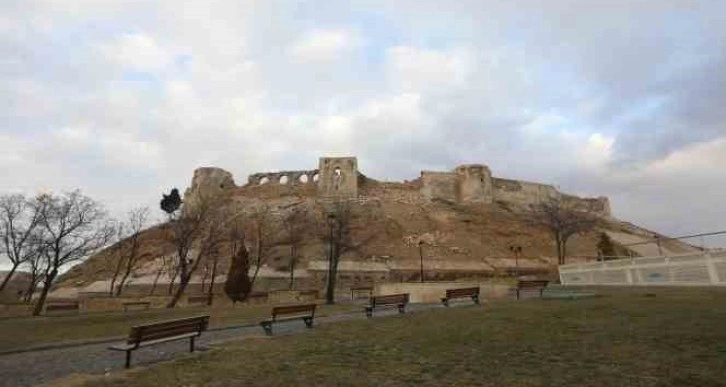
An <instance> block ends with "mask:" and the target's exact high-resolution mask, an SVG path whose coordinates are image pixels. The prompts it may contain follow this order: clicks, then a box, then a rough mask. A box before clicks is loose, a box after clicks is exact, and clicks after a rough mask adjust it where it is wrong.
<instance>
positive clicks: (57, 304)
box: [45, 301, 81, 313]
mask: <svg viewBox="0 0 726 387" xmlns="http://www.w3.org/2000/svg"><path fill="white" fill-rule="evenodd" d="M80 310H81V303H80V302H78V301H52V302H48V304H47V305H46V306H45V312H46V313H48V312H57V311H75V312H76V313H78V312H79V311H80Z"/></svg>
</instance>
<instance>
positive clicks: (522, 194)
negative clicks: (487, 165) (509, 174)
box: [492, 177, 559, 206]
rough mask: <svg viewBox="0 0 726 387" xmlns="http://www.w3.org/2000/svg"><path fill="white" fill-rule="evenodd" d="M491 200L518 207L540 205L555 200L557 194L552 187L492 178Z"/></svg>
mask: <svg viewBox="0 0 726 387" xmlns="http://www.w3.org/2000/svg"><path fill="white" fill-rule="evenodd" d="M492 185H493V191H492V193H493V198H494V200H495V201H501V202H505V203H510V204H514V205H519V206H528V205H530V204H537V203H541V202H542V201H544V200H548V199H549V198H555V197H557V196H558V195H559V192H558V191H557V189H556V188H555V187H554V186H551V185H547V184H539V183H531V182H527V181H519V180H509V179H500V178H496V177H495V178H493V179H492Z"/></svg>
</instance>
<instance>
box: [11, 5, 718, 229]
mask: <svg viewBox="0 0 726 387" xmlns="http://www.w3.org/2000/svg"><path fill="white" fill-rule="evenodd" d="M203 3H206V2H199V1H196V2H191V1H190V2H183V1H181V0H168V1H158V2H149V1H144V2H132V1H126V0H124V1H115V0H93V1H91V0H73V1H65V0H44V1H41V0H5V1H2V2H0V96H2V101H3V103H2V104H0V170H2V171H3V176H2V179H1V180H0V192H11V191H12V192H14V191H24V192H28V193H31V192H37V191H38V190H54V191H62V190H69V189H72V188H81V189H82V190H83V191H84V192H85V193H87V194H89V195H91V196H93V197H96V198H97V199H99V200H101V201H103V202H104V203H106V204H107V206H108V207H109V208H110V209H111V210H112V211H113V212H114V213H122V212H123V211H124V210H126V209H128V208H130V207H132V206H135V205H139V204H143V205H149V206H153V208H154V210H155V209H156V208H157V205H158V204H157V203H158V200H159V198H160V193H161V191H163V190H168V189H169V188H171V187H174V186H176V187H180V188H182V189H183V188H185V187H186V186H187V185H188V184H189V183H190V180H191V176H192V172H193V170H194V168H196V167H198V166H219V167H222V168H225V169H227V170H229V171H231V172H233V173H234V174H235V177H236V179H237V182H238V184H239V183H242V182H245V181H246V176H247V175H248V174H250V173H254V172H260V171H273V170H284V169H312V168H315V167H316V166H317V158H318V157H319V156H323V155H331V156H340V155H356V156H358V158H359V165H360V168H361V169H362V171H363V172H364V173H366V174H367V175H368V176H370V177H373V178H377V179H387V180H403V179H413V178H416V177H417V176H418V175H419V172H420V171H421V170H422V169H429V170H450V169H453V168H454V166H456V165H457V164H459V163H484V164H488V165H489V166H490V167H491V168H492V170H493V172H494V174H495V176H501V177H509V178H518V179H526V180H533V181H540V182H547V183H552V184H555V185H558V186H559V187H560V188H561V189H562V190H563V191H567V192H572V193H577V194H581V195H595V196H597V195H607V196H609V197H610V198H611V201H612V206H613V210H614V213H615V215H616V216H618V217H619V218H621V219H625V220H630V221H633V222H635V223H638V224H641V225H644V226H647V227H650V228H653V229H656V230H658V231H662V232H665V233H670V234H682V233H698V232H707V231H717V230H723V229H726V207H725V206H724V200H726V2H724V1H719V0H713V1H710V0H703V1H696V0H693V1H690V0H689V1H685V0H684V1H665V0H664V1H650V0H584V1H583V0H561V1H560V0H547V1H544V0H541V1H525V0H502V1H474V0H471V1H456V0H451V1H445V2H444V1H427V0H411V1H408V0H381V1H376V0H365V1H360V2H358V1H350V2H347V1H328V2H322V1H310V2H306V1H294V0H290V1H271V0H264V1H241V0H231V1H215V2H213V3H214V5H213V6H209V5H200V4H203Z"/></svg>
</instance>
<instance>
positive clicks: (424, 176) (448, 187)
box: [419, 171, 459, 203]
mask: <svg viewBox="0 0 726 387" xmlns="http://www.w3.org/2000/svg"><path fill="white" fill-rule="evenodd" d="M457 181H458V178H457V176H456V174H454V173H451V172H431V171H421V189H420V191H419V192H420V194H421V197H423V199H424V200H427V201H433V200H443V201H446V202H450V203H456V202H457V201H458V197H459V192H458V187H459V184H458V183H457Z"/></svg>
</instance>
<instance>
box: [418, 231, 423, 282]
mask: <svg viewBox="0 0 726 387" xmlns="http://www.w3.org/2000/svg"><path fill="white" fill-rule="evenodd" d="M423 245H424V241H418V256H419V257H420V258H421V283H423V282H424V270H423Z"/></svg>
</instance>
